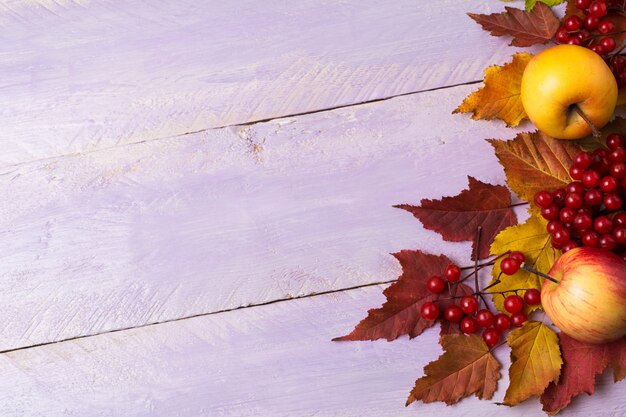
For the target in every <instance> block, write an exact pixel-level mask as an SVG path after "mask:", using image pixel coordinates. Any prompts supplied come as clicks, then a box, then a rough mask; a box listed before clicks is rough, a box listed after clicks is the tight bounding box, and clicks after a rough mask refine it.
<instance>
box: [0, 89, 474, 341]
mask: <svg viewBox="0 0 626 417" xmlns="http://www.w3.org/2000/svg"><path fill="white" fill-rule="evenodd" d="M482 82H483V80H482V79H481V80H474V81H468V82H465V83H458V84H450V85H445V86H442V87H435V88H428V89H424V90H417V91H410V92H407V93H401V94H395V95H390V96H388V97H383V98H376V99H372V100H366V101H360V102H357V103H351V104H344V105H340V106H333V107H326V108H322V109H316V110H309V111H305V112H300V113H290V114H283V115H280V116H276V117H270V118H267V119H258V120H252V121H249V122H245V123H234V124H227V125H223V126H216V127H209V128H206V129H200V130H194V131H189V132H185V133H181V134H178V135H174V136H163V137H159V138H154V139H146V140H141V141H138V142H132V143H124V144H120V145H115V146H109V147H106V148H98V149H94V150H92V151H87V152H76V153H67V154H62V155H55V156H50V157H47V158H39V159H33V160H29V161H25V162H20V163H17V164H13V165H10V166H7V167H6V168H5V170H6V171H10V169H11V168H13V167H20V166H23V165H29V164H33V163H37V162H42V161H50V160H55V159H60V158H64V157H68V156H80V155H89V154H92V153H97V152H103V151H107V150H110V149H117V148H122V147H125V146H133V145H138V144H142V143H153V142H157V141H160V140H165V139H176V138H183V137H185V136H189V135H195V134H198V133H203V132H210V131H213V130H220V129H226V128H231V127H244V126H245V127H249V126H254V125H256V124H258V123H267V122H271V121H273V120H279V119H285V118H289V117H299V116H306V115H309V114H317V113H324V112H328V111H333V110H338V109H346V108H350V107H357V106H362V105H366V104H373V103H381V102H384V101H388V100H392V99H395V98H399V97H406V96H413V95H417V94H422V93H428V92H432V91H439V90H446V89H449V88H455V87H461V86H464V85H474V84H479V83H482ZM6 171H5V172H3V173H0V175H5V174H6V173H7V172H6ZM277 301H279V300H277ZM68 340H71V339H68ZM0 353H4V352H3V351H0Z"/></svg>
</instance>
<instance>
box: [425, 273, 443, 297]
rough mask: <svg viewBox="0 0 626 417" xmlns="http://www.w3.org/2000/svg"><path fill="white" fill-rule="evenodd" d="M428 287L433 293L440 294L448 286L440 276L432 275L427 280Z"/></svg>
mask: <svg viewBox="0 0 626 417" xmlns="http://www.w3.org/2000/svg"><path fill="white" fill-rule="evenodd" d="M426 288H428V291H430V292H432V293H433V294H440V293H442V292H443V290H444V289H445V288H446V282H445V281H444V280H443V279H441V277H438V276H432V277H430V278H428V281H426Z"/></svg>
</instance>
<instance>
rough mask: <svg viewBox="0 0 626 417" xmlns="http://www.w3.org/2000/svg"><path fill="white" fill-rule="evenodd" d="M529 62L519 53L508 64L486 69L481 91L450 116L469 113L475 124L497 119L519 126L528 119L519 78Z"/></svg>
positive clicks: (469, 97) (529, 56) (467, 99)
mask: <svg viewBox="0 0 626 417" xmlns="http://www.w3.org/2000/svg"><path fill="white" fill-rule="evenodd" d="M531 58H532V55H531V54H528V53H526V52H524V53H519V54H515V55H513V61H512V62H510V63H508V64H504V65H503V66H498V65H492V66H490V67H489V68H487V69H486V70H485V85H484V87H482V88H480V89H478V90H477V91H475V92H473V93H472V94H470V95H469V96H467V97H466V98H465V100H463V103H461V105H460V106H459V107H457V108H456V110H454V112H453V113H472V119H474V120H479V119H486V120H492V119H495V118H498V119H500V120H503V121H504V122H506V124H507V126H509V127H514V126H517V125H519V124H520V122H521V121H522V120H524V119H525V118H527V116H526V112H525V111H524V107H523V106H522V99H521V96H520V94H521V86H522V74H523V73H524V68H526V65H527V64H528V61H530V59H531Z"/></svg>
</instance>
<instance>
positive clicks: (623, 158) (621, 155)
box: [609, 148, 626, 164]
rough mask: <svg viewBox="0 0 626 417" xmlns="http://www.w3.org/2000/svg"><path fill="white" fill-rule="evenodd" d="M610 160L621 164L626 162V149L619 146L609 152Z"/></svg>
mask: <svg viewBox="0 0 626 417" xmlns="http://www.w3.org/2000/svg"><path fill="white" fill-rule="evenodd" d="M609 161H611V162H613V163H614V164H621V163H624V162H626V149H624V148H617V149H614V150H612V151H611V153H610V154H609Z"/></svg>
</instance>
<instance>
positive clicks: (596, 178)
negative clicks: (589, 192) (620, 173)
mask: <svg viewBox="0 0 626 417" xmlns="http://www.w3.org/2000/svg"><path fill="white" fill-rule="evenodd" d="M600 178H601V177H600V174H598V171H594V170H592V169H590V170H589V171H585V173H584V174H583V177H582V183H583V185H584V186H585V187H587V188H594V187H597V186H598V184H599V183H600Z"/></svg>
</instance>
